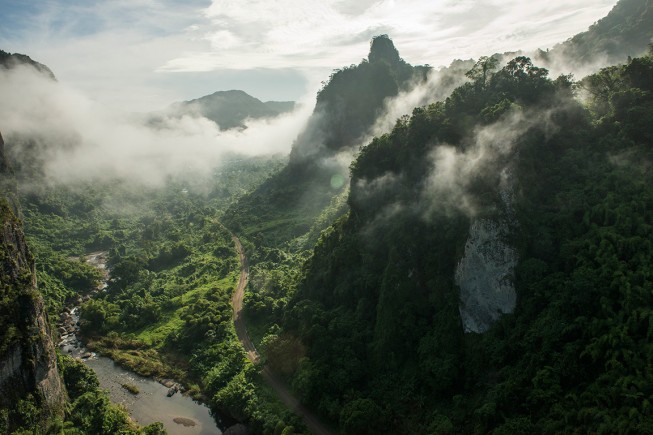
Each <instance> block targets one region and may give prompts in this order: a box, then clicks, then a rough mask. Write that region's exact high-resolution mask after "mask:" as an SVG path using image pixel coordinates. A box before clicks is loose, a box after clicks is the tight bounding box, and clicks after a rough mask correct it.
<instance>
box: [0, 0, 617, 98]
mask: <svg viewBox="0 0 653 435" xmlns="http://www.w3.org/2000/svg"><path fill="white" fill-rule="evenodd" d="M615 3H616V1H615V0H577V1H574V2H568V1H563V0H550V1H547V2H533V1H529V0H462V1H452V0H405V1H402V2H398V1H396V0H380V1H374V0H364V1H345V0H320V1H317V0H301V1H300V0H279V1H275V2H264V1H261V0H214V1H212V2H211V1H209V0H194V1H173V0H134V1H126V0H117V1H111V2H105V1H99V0H91V1H82V0H71V1H68V0H66V1H64V0H46V1H42V2H37V3H33V2H16V1H13V0H10V1H9V2H2V5H0V15H2V16H6V17H9V19H8V20H6V22H5V23H3V29H0V47H2V48H3V49H4V50H9V51H14V52H23V53H27V54H29V55H30V56H32V57H33V58H35V59H36V60H38V61H41V62H43V63H45V64H47V65H48V66H50V67H51V68H52V69H53V71H54V72H55V74H56V75H57V76H58V77H59V78H60V79H61V80H62V81H66V82H68V83H70V84H71V85H73V86H75V87H77V88H79V89H82V90H83V91H84V92H85V93H87V94H88V95H90V96H91V97H92V98H94V99H98V100H101V101H102V102H105V103H107V104H113V105H118V106H121V107H125V108H128V109H130V110H153V109H157V108H160V107H161V106H162V105H165V104H168V103H170V102H172V101H174V100H180V99H190V98H195V97H199V96H201V95H205V94H208V93H211V92H214V91H216V90H226V89H233V88H236V87H238V88H241V89H244V90H245V91H248V90H249V91H250V93H253V95H254V96H256V97H258V98H261V99H264V100H265V99H280V100H287V99H295V98H298V97H299V96H300V95H301V94H303V93H305V91H306V90H307V88H308V86H307V81H306V80H305V79H302V76H310V77H311V79H314V78H316V77H319V78H321V79H324V77H326V76H327V75H328V73H329V71H330V70H332V69H333V68H338V67H341V66H345V65H349V64H352V63H358V62H359V61H360V59H361V58H363V57H365V56H366V54H367V51H368V43H369V40H370V38H371V37H372V36H373V35H377V34H380V33H388V34H390V36H391V37H392V38H393V39H394V40H395V43H396V45H397V47H398V48H399V51H400V53H401V55H402V56H403V57H404V58H405V59H406V60H407V61H409V62H411V63H414V64H426V63H428V64H431V65H441V64H444V65H448V64H449V63H450V62H451V60H453V59H455V58H463V59H466V58H470V57H478V56H480V55H485V54H490V53H494V52H502V51H513V50H517V49H524V50H530V49H535V48H538V47H540V48H547V47H551V46H553V45H554V44H555V43H557V42H561V41H563V40H565V39H567V38H569V37H570V36H572V35H574V34H575V33H578V32H580V31H583V30H585V29H586V28H587V27H588V26H589V25H590V24H592V23H593V22H595V21H596V20H597V19H599V18H601V17H603V16H605V15H606V14H607V12H608V11H609V10H610V8H611V7H612V6H613V5H614V4H615ZM279 69H283V70H284V71H285V72H286V75H284V74H281V75H280V74H278V73H276V71H277V70H279ZM234 70H240V71H247V72H248V73H247V74H248V75H247V79H246V80H244V79H243V77H242V76H241V77H240V80H238V78H239V76H238V75H237V74H231V75H230V74H228V71H234ZM289 71H291V72H292V73H289ZM288 74H290V75H291V76H292V79H293V80H294V83H293V82H292V81H291V80H290V79H289V78H288V77H287V75H288ZM198 77H200V78H201V79H200V80H199V83H198V79H197V78H198ZM263 84H264V85H263ZM248 86H251V88H248ZM254 88H255V89H257V92H252V89H254Z"/></svg>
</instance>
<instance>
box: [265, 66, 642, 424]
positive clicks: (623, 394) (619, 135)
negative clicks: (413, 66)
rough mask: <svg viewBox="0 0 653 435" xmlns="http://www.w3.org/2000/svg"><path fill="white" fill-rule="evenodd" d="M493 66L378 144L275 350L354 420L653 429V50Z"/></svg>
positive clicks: (335, 415) (327, 412)
mask: <svg viewBox="0 0 653 435" xmlns="http://www.w3.org/2000/svg"><path fill="white" fill-rule="evenodd" d="M485 66H487V65H485ZM475 69H476V70H477V72H479V71H483V72H485V73H483V74H480V73H479V74H473V73H472V74H470V76H471V77H473V78H474V79H473V81H472V82H470V83H467V84H465V85H463V86H461V87H459V88H458V89H456V90H455V91H454V92H453V94H452V95H451V96H450V97H449V98H447V99H446V101H443V102H438V103H433V104H431V105H428V106H426V107H422V108H416V109H415V110H414V111H413V114H412V116H411V117H410V118H406V119H402V120H400V121H399V122H397V125H396V126H395V128H394V130H393V131H392V132H391V133H390V134H387V135H383V136H381V137H378V138H375V139H374V140H372V141H371V142H370V143H369V144H368V145H367V146H365V147H364V148H363V149H362V150H361V152H360V154H359V155H358V157H357V158H356V160H355V161H354V162H353V163H352V165H351V181H350V191H349V195H348V198H347V204H348V206H349V212H348V213H345V214H344V215H343V216H342V217H341V218H339V219H338V220H337V221H336V222H335V223H334V224H333V225H332V226H331V227H329V228H328V229H327V230H325V231H324V232H323V233H322V235H321V236H320V239H319V241H318V243H317V244H316V246H315V249H314V250H313V253H312V255H311V256H310V257H309V259H308V261H307V263H306V264H305V266H304V268H303V270H302V273H301V275H300V278H299V280H298V283H297V286H296V289H295V290H294V291H293V292H291V299H290V301H289V302H288V305H287V308H286V312H285V315H284V316H283V321H282V328H281V331H280V332H277V333H276V334H275V337H276V338H275V340H276V341H268V342H267V346H268V348H271V349H273V350H274V351H275V352H270V353H269V354H268V356H269V358H268V364H270V365H271V366H272V367H280V368H283V367H290V370H287V371H286V373H287V375H288V376H289V382H290V383H291V384H292V385H293V387H294V388H295V389H296V391H297V393H298V394H299V395H300V397H302V398H303V399H304V401H305V402H306V403H307V404H308V405H310V406H312V407H313V408H314V409H317V410H319V411H321V412H322V413H323V415H324V416H325V417H327V418H328V419H330V420H331V421H333V422H338V424H339V428H340V430H341V431H342V433H352V434H354V433H356V434H366V433H369V434H373V433H379V432H382V431H384V432H387V433H472V432H474V433H495V434H504V433H505V434H513V433H533V432H538V433H561V432H573V431H580V432H588V433H596V432H605V433H648V432H650V431H651V430H652V429H653V419H652V417H651V413H650V411H649V409H648V408H649V404H648V399H647V398H648V397H650V396H651V394H652V393H653V390H651V385H653V376H652V375H651V373H650V370H648V369H646V367H649V366H650V360H651V358H653V344H652V343H653V329H651V328H650V325H651V324H652V323H651V322H652V321H653V317H651V313H652V312H653V311H651V309H652V308H653V298H652V297H651V292H650V289H651V288H653V274H652V273H651V267H650V265H651V264H653V192H652V191H651V186H652V185H653V171H651V165H652V163H653V148H652V147H651V144H652V143H653V135H652V132H651V126H652V125H653V56H651V55H649V56H646V57H643V58H637V59H633V60H632V61H631V62H630V63H629V64H628V65H622V66H616V67H611V68H607V69H604V70H602V71H600V72H599V73H597V74H595V75H593V76H590V77H588V78H587V79H585V81H584V82H583V83H582V85H583V87H584V88H585V89H586V90H587V91H588V93H589V97H588V100H587V101H586V105H583V104H581V103H580V102H579V101H578V100H576V99H575V97H574V95H573V87H572V83H571V82H570V81H569V80H568V78H566V77H564V76H561V77H559V78H557V79H555V80H552V79H550V78H548V71H547V70H546V69H543V68H540V67H537V66H536V65H534V64H533V63H532V62H531V60H530V59H528V58H526V57H523V56H520V57H517V58H515V59H513V60H511V61H510V62H508V64H507V65H506V66H505V67H504V68H502V69H499V70H497V71H494V70H492V69H490V70H489V72H488V70H487V69H485V68H484V65H483V64H482V61H481V62H479V64H477V67H476V68H475ZM291 340H294V342H299V344H296V345H295V348H297V347H299V348H301V349H303V352H302V353H301V354H300V356H299V357H298V358H297V359H295V360H294V361H293V360H291V358H290V357H288V356H287V355H288V354H287V353H285V354H284V353H282V352H279V349H283V347H284V346H288V345H287V344H286V343H288V342H289V341H291ZM275 359H276V360H275Z"/></svg>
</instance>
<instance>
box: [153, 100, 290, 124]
mask: <svg viewBox="0 0 653 435" xmlns="http://www.w3.org/2000/svg"><path fill="white" fill-rule="evenodd" d="M294 108H295V103H294V102H293V101H266V102H262V101H261V100H259V99H257V98H254V97H252V96H251V95H248V94H247V93H245V92H244V91H238V90H231V91H218V92H214V93H213V94H211V95H206V96H204V97H201V98H197V99H195V100H190V101H183V102H180V103H175V104H173V105H172V106H171V107H170V108H169V109H168V110H166V111H164V113H163V116H172V117H182V116H184V115H190V116H203V117H205V118H207V119H210V120H211V121H213V122H215V123H216V124H217V125H218V126H219V127H220V129H221V130H228V129H231V128H246V125H245V120H247V119H265V118H274V117H276V116H279V115H281V114H283V113H287V112H291V111H292V110H293V109H294ZM158 116H159V117H160V116H161V115H158ZM158 119H159V120H160V118H158ZM156 120H157V115H155V116H154V120H152V121H153V122H154V123H156V122H157V121H156Z"/></svg>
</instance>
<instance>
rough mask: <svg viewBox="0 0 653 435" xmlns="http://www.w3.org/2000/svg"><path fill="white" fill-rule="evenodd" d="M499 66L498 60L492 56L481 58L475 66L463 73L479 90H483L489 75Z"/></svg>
mask: <svg viewBox="0 0 653 435" xmlns="http://www.w3.org/2000/svg"><path fill="white" fill-rule="evenodd" d="M498 65H499V59H497V58H496V57H494V56H489V57H488V56H481V57H480V58H479V59H478V61H477V62H476V64H475V65H474V66H473V67H472V69H470V70H469V71H467V72H466V73H465V75H466V76H467V77H469V78H470V79H471V80H472V81H474V83H475V84H477V85H478V86H479V87H480V88H481V89H485V87H486V84H487V81H488V79H489V78H490V75H491V74H492V73H493V72H494V71H495V70H496V68H497V66H498Z"/></svg>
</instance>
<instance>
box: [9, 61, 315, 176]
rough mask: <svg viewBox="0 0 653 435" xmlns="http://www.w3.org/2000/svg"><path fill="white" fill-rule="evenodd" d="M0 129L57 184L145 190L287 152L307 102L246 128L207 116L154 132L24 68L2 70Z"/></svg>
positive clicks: (11, 144)
mask: <svg viewBox="0 0 653 435" xmlns="http://www.w3.org/2000/svg"><path fill="white" fill-rule="evenodd" d="M0 95H1V96H2V98H1V99H0V130H1V131H2V134H3V136H4V137H5V142H6V143H7V147H13V149H12V150H11V152H12V154H13V155H15V156H16V157H17V158H18V159H21V158H22V157H23V153H24V152H25V149H22V148H21V146H24V145H25V144H26V143H27V142H26V140H25V139H26V138H27V139H29V140H31V141H32V142H36V143H37V145H38V148H39V149H40V151H39V153H40V157H41V158H42V159H43V160H44V161H45V168H44V169H45V175H46V177H48V178H49V179H52V180H56V181H60V182H69V181H70V182H74V181H93V180H97V179H103V178H104V179H110V178H114V177H120V178H126V179H128V180H132V181H138V182H142V183H146V184H150V185H156V184H158V183H161V182H163V181H164V180H165V179H166V178H167V177H168V176H171V175H177V174H180V173H195V174H201V173H208V172H209V171H210V170H211V169H213V168H214V167H215V166H216V165H217V164H218V163H219V162H220V160H221V159H222V158H223V156H224V155H225V154H226V153H239V154H244V155H259V154H273V153H284V154H286V153H288V151H289V149H290V145H291V144H292V142H293V141H294V139H295V138H296V136H297V134H298V132H299V131H300V130H301V129H302V128H303V126H304V125H305V123H306V120H307V118H308V116H309V114H310V110H311V109H312V106H311V105H310V104H300V105H299V108H298V109H297V110H296V111H295V112H292V113H289V114H287V115H283V116H280V117H278V118H274V119H272V120H257V121H250V122H248V123H247V125H248V128H247V129H246V130H244V131H235V130H229V131H220V130H219V129H218V127H217V126H216V125H215V124H214V123H213V122H211V121H209V120H207V119H205V118H196V117H190V116H185V117H183V118H181V119H173V118H171V119H168V120H165V121H164V122H163V124H162V125H161V126H160V127H159V126H158V127H157V128H153V127H150V126H147V125H146V124H145V123H144V122H142V121H141V119H142V117H137V116H134V115H131V114H127V113H124V112H119V111H114V110H110V109H107V108H106V107H105V106H102V105H100V104H97V103H96V102H94V101H92V100H89V99H88V98H86V97H85V96H83V95H82V94H80V93H78V92H76V91H74V90H72V89H70V88H69V87H67V86H65V85H63V84H60V83H56V82H53V81H51V80H49V79H47V78H44V77H43V76H42V75H40V74H38V73H36V72H35V70H33V69H32V68H29V67H21V68H17V69H15V70H11V71H9V72H7V71H6V70H0Z"/></svg>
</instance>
